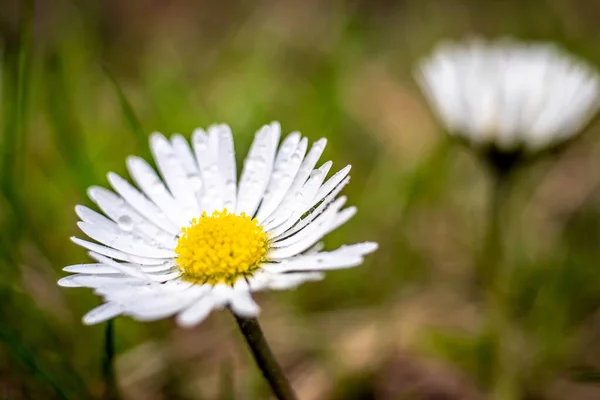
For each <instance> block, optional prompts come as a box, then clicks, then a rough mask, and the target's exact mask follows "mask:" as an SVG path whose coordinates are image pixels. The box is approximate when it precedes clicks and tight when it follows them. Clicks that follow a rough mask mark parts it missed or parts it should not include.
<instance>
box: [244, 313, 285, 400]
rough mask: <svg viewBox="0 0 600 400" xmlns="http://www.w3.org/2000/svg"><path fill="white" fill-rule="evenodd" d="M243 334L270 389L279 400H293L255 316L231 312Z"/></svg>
mask: <svg viewBox="0 0 600 400" xmlns="http://www.w3.org/2000/svg"><path fill="white" fill-rule="evenodd" d="M233 316H234V317H235V320H236V322H237V324H238V326H239V327H240V331H241V332H242V334H243V335H244V338H245V339H246V342H247V343H248V346H249V347H250V350H251V351H252V355H253V356H254V360H255V361H256V364H257V365H258V368H259V369H260V370H261V372H262V374H263V376H264V377H265V379H266V380H267V382H269V385H270V386H271V390H273V393H274V394H275V396H276V397H277V398H278V399H279V400H295V399H296V395H295V394H294V391H293V390H292V387H291V386H290V383H289V382H288V380H287V379H286V377H285V376H284V375H283V371H282V370H281V367H280V366H279V364H278V363H277V361H276V360H275V356H273V353H272V352H271V349H270V348H269V344H268V343H267V340H266V339H265V335H264V334H263V332H262V329H261V328H260V325H259V323H258V320H257V319H256V318H243V317H239V316H237V315H235V314H233Z"/></svg>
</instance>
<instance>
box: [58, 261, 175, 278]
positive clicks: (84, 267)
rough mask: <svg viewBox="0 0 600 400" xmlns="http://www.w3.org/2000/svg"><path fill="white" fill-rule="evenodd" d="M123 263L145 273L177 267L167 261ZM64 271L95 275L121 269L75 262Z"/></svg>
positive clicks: (117, 271) (115, 271)
mask: <svg viewBox="0 0 600 400" xmlns="http://www.w3.org/2000/svg"><path fill="white" fill-rule="evenodd" d="M121 265H125V266H127V267H131V268H138V269H140V270H141V271H144V272H145V273H153V272H164V271H169V270H171V269H173V268H174V267H175V264H174V263H172V262H167V263H164V264H161V265H151V266H147V265H141V264H132V263H122V264H121ZM63 271H66V272H71V273H79V274H93V275H101V274H117V273H120V271H119V270H118V269H116V268H114V267H111V266H109V265H106V264H102V263H89V264H75V265H69V266H66V267H64V268H63Z"/></svg>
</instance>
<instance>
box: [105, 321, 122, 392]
mask: <svg viewBox="0 0 600 400" xmlns="http://www.w3.org/2000/svg"><path fill="white" fill-rule="evenodd" d="M114 321H115V320H114V319H111V320H108V321H107V322H106V331H105V334H104V360H103V362H102V374H103V375H104V382H105V385H106V386H105V390H104V396H103V398H104V400H118V399H119V398H120V396H119V388H118V386H117V380H116V377H115V362H114V359H115V325H114Z"/></svg>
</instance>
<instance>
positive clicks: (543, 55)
mask: <svg viewBox="0 0 600 400" xmlns="http://www.w3.org/2000/svg"><path fill="white" fill-rule="evenodd" d="M416 77H417V81H418V83H419V85H420V86H421V88H422V90H423V92H424V93H425V96H426V98H427V100H428V101H429V103H430V105H431V107H432V108H433V110H434V111H435V112H436V114H437V115H438V117H439V118H440V119H441V120H442V122H443V123H444V124H445V125H446V128H447V129H448V130H449V131H450V133H452V134H455V135H459V136H461V137H463V138H464V139H466V140H467V141H469V142H470V143H472V144H473V145H475V146H482V147H485V146H493V147H496V148H497V150H499V151H501V152H511V151H515V150H519V149H522V150H525V151H530V152H531V151H536V150H540V149H543V148H545V147H548V146H552V145H555V144H558V143H560V142H562V141H564V140H566V139H568V138H570V137H572V136H573V135H574V134H576V133H577V132H578V131H579V130H580V129H581V128H582V126H583V125H584V124H586V123H587V122H588V121H589V119H590V118H591V117H592V116H593V114H594V113H595V112H596V111H597V109H598V106H599V104H600V102H599V98H600V82H599V78H598V74H597V73H596V71H595V70H594V69H593V68H592V67H591V66H589V65H588V64H586V63H585V62H583V61H582V60H579V59H577V58H574V57H573V56H571V55H569V54H567V53H565V52H564V51H562V50H560V49H559V48H558V47H556V46H555V45H553V44H538V43H518V42H514V41H510V40H499V41H493V42H486V41H483V40H476V39H473V40H469V41H466V42H460V43H456V42H445V43H443V44H440V45H439V46H438V47H437V48H436V49H435V50H434V51H433V53H432V55H431V56H430V57H428V58H427V59H425V60H423V61H422V62H421V63H420V65H419V67H418V69H417V72H416Z"/></svg>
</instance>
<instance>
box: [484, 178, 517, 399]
mask: <svg viewBox="0 0 600 400" xmlns="http://www.w3.org/2000/svg"><path fill="white" fill-rule="evenodd" d="M511 178H512V174H511V173H510V171H507V170H502V169H497V170H493V181H492V188H491V194H490V201H489V210H488V217H487V218H488V221H487V231H486V236H485V243H484V247H483V254H482V257H481V263H480V265H479V272H480V277H479V278H480V283H481V285H482V288H483V290H484V291H485V293H484V296H485V298H486V313H487V317H488V324H489V329H491V333H492V335H493V343H494V348H493V354H494V356H493V364H492V370H491V372H492V376H491V377H490V378H491V379H492V380H493V381H492V388H491V389H492V393H491V397H490V398H491V399H493V400H515V399H517V398H518V387H517V382H516V381H515V374H514V372H513V368H511V364H512V362H511V358H512V356H511V354H510V340H511V339H510V336H511V333H510V331H511V328H510V321H509V315H508V314H509V312H508V309H507V307H508V293H507V287H506V284H505V282H506V273H507V271H506V269H505V268H504V267H505V265H504V261H505V254H504V251H503V239H504V234H503V228H504V223H505V221H504V219H505V218H506V214H505V208H506V203H507V201H508V198H509V194H510V186H511V184H512V179H511ZM507 345H508V346H507ZM507 347H508V348H507ZM513 367H514V366H513Z"/></svg>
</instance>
